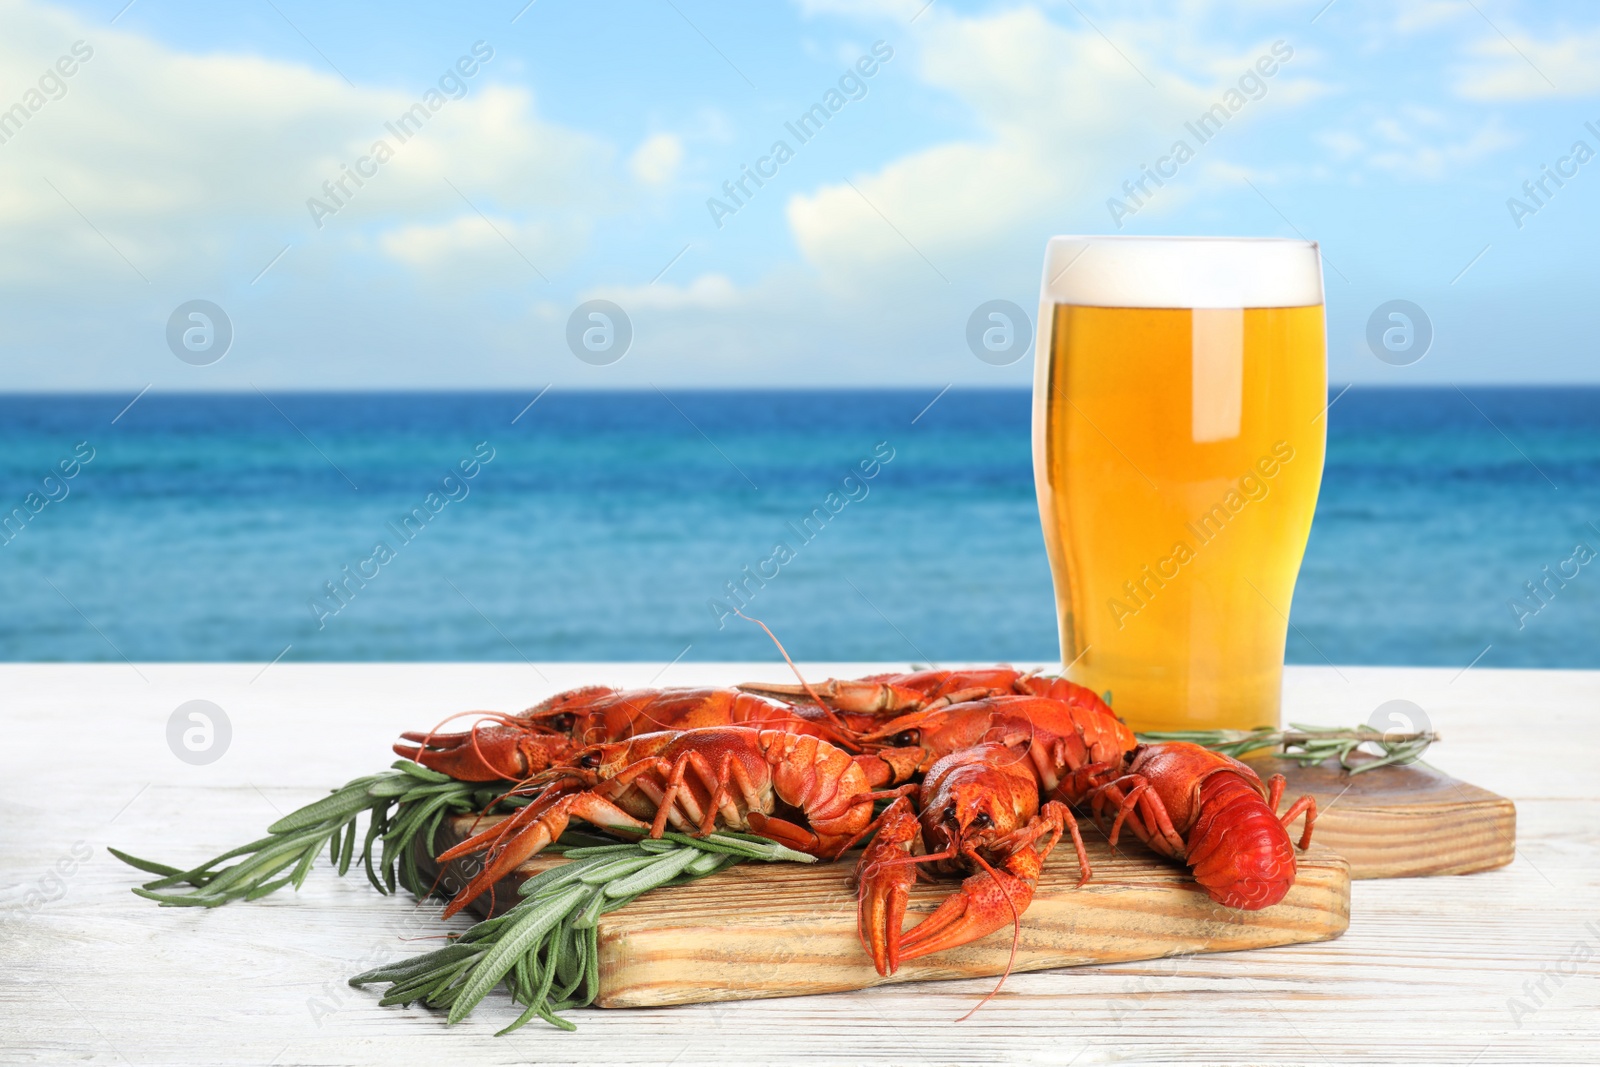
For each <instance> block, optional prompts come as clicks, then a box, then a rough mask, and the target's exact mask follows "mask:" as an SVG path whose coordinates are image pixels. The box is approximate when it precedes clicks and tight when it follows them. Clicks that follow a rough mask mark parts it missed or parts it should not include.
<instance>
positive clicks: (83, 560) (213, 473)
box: [0, 388, 1600, 667]
mask: <svg viewBox="0 0 1600 1067" xmlns="http://www.w3.org/2000/svg"><path fill="white" fill-rule="evenodd" d="M934 392H935V391H934V390H917V391H849V392H672V393H668V394H660V393H656V392H648V393H621V394H617V393H610V394H595V393H588V394H585V393H563V392H561V391H559V390H552V391H550V392H549V393H548V394H547V395H545V396H543V397H542V398H541V399H540V400H539V401H538V402H537V403H536V404H534V405H533V406H532V407H531V408H528V409H527V410H526V411H525V412H524V410H523V409H524V407H525V405H527V404H528V402H529V400H531V399H532V398H533V394H532V393H529V394H526V395H522V394H516V395H513V394H459V393H457V394H359V395H357V394H283V395H274V396H272V397H271V400H270V401H269V400H268V399H266V398H265V397H262V396H260V395H257V394H254V393H251V394H244V395H232V394H230V395H193V394H189V395H181V394H172V395H156V394H151V395H147V396H144V397H142V398H141V399H139V400H138V401H137V402H136V403H135V404H134V405H133V406H132V407H131V408H128V409H127V410H126V412H125V413H123V414H121V415H120V416H119V412H121V411H122V410H123V408H124V406H125V405H127V403H128V400H129V397H127V396H115V397H113V396H72V397H67V396H53V397H41V396H16V395H12V396H3V397H0V508H3V509H4V511H6V512H9V513H10V514H11V515H12V516H13V517H12V519H11V523H10V525H9V526H8V527H7V528H6V532H5V533H3V534H0V540H3V541H4V543H3V544H0V595H3V597H4V603H5V606H6V610H5V611H4V612H3V613H0V657H3V658H4V659H7V660H112V661H115V660H118V659H120V658H121V657H123V656H126V657H127V658H129V659H131V660H135V661H139V660H246V661H258V662H262V663H265V662H266V661H268V660H271V659H272V658H273V657H274V656H277V655H279V654H280V652H283V650H284V649H285V648H287V649H288V651H287V652H284V653H283V655H284V660H285V661H289V662H293V661H303V660H517V659H520V658H524V657H525V658H527V659H530V660H543V659H549V660H601V659H619V660H645V661H659V662H662V663H665V662H666V661H669V660H671V659H673V658H674V657H676V656H680V655H682V656H683V657H684V658H685V659H691V660H695V659H699V660H713V659H749V658H767V657H769V656H770V655H771V654H772V651H771V646H770V644H769V643H768V642H767V639H766V638H765V637H764V636H762V635H761V634H760V633H759V631H756V630H754V629H753V628H752V627H751V626H750V625H749V624H747V623H744V622H742V621H740V620H738V619H736V618H729V617H728V616H727V612H726V608H725V607H724V608H722V609H720V610H719V609H718V608H717V607H716V606H715V605H714V603H713V602H714V601H715V600H716V599H717V598H719V597H724V598H725V597H726V583H728V582H730V581H741V582H743V583H744V587H745V590H746V594H747V595H746V598H745V599H746V601H747V603H748V605H749V607H748V609H747V610H748V612H749V613H750V614H753V615H756V616H759V617H760V618H762V619H764V620H765V621H767V622H768V623H769V624H770V625H771V626H772V627H773V629H774V630H775V631H776V632H777V633H778V634H779V635H780V636H781V637H782V638H783V639H784V641H785V644H786V645H787V646H788V647H789V649H790V651H791V652H792V653H793V654H794V655H795V656H797V657H803V658H807V659H852V660H853V659H884V660H922V661H939V660H956V659H961V660H993V659H1016V660H1048V659H1051V658H1054V656H1055V654H1056V644H1055V622H1054V615H1053V607H1052V595H1051V590H1050V579H1049V572H1048V568H1047V565H1046V562H1045V557H1044V548H1043V543H1042V540H1041V537H1040V533H1039V525H1038V517H1037V512H1036V510H1035V504H1034V498H1033V483H1032V476H1031V472H1030V465H1029V464H1030V458H1029V428H1028V426H1029V404H1028V398H1027V395H1026V394H1025V393H1022V392H1011V391H1006V392H993V391H983V392H980V391H971V392H962V391H959V390H951V391H950V392H948V393H947V394H945V395H943V396H942V397H941V398H940V399H939V400H938V401H937V403H935V404H934V405H933V406H932V407H931V408H929V409H928V410H927V411H926V413H925V414H922V415H921V417H920V418H918V417H917V416H918V413H919V412H921V411H922V410H923V408H924V407H925V406H926V405H927V404H928V402H929V400H930V399H932V398H933V395H934ZM519 412H520V413H521V414H520V417H519ZM1328 417H1329V450H1328V466H1327V472H1326V476H1325V479H1324V483H1323V491H1322V497H1321V501H1320V504H1319V507H1318V511H1317V519H1316V523H1315V526H1314V529H1313V532H1312V535H1311V543H1310V547H1309V549H1308V552H1307V556H1306V564H1305V569H1304V572H1303V574H1302V577H1301V581H1300V585H1299V588H1298V590H1297V592H1296V596H1295V601H1294V607H1293V612H1292V621H1293V623H1294V630H1293V631H1292V632H1291V635H1290V639H1289V648H1288V656H1289V659H1290V661H1291V662H1301V663H1321V662H1324V661H1325V657H1326V660H1331V661H1333V662H1337V663H1357V662H1359V663H1392V664H1434V665H1443V666H1457V667H1459V666H1465V665H1466V664H1467V663H1468V662H1469V661H1471V660H1472V659H1473V658H1474V657H1475V656H1478V655H1479V654H1480V653H1481V652H1483V650H1484V649H1485V647H1486V646H1487V647H1488V648H1489V650H1488V652H1487V653H1484V655H1483V658H1482V660H1481V663H1482V664H1483V665H1486V666H1512V665H1519V666H1566V667H1596V666H1600V649H1597V641H1596V638H1597V636H1600V568H1590V567H1587V566H1582V565H1579V564H1577V563H1574V562H1568V563H1566V564H1565V567H1566V571H1567V573H1568V574H1572V573H1573V572H1574V571H1576V574H1575V576H1573V577H1570V578H1568V579H1564V581H1565V585H1564V586H1558V585H1557V583H1556V582H1555V581H1552V582H1550V583H1549V585H1548V588H1549V589H1550V590H1552V592H1549V593H1547V594H1546V597H1545V601H1544V603H1542V604H1541V603H1540V602H1539V601H1537V600H1535V601H1528V602H1527V604H1528V605H1530V606H1528V607H1524V608H1523V609H1522V611H1521V612H1518V611H1516V610H1514V609H1513V608H1512V607H1511V601H1513V599H1515V598H1522V597H1525V596H1526V592H1525V590H1524V583H1525V582H1527V581H1530V580H1536V579H1537V580H1541V581H1543V580H1544V575H1543V574H1542V573H1541V568H1543V567H1545V566H1546V565H1549V566H1550V567H1551V568H1552V569H1553V570H1554V569H1556V568H1558V567H1559V566H1561V565H1562V564H1563V561H1568V560H1569V559H1571V558H1572V557H1573V555H1574V547H1575V545H1576V544H1577V543H1578V542H1579V541H1583V542H1586V543H1587V544H1588V545H1590V546H1593V547H1594V548H1597V549H1600V529H1597V528H1596V527H1595V526H1593V525H1590V524H1591V523H1595V524H1600V489H1597V486H1600V478H1597V474H1600V390H1595V389H1576V388H1570V389H1469V390H1466V391H1464V392H1458V391H1457V390H1454V389H1443V390H1405V391H1401V390H1377V389H1352V390H1350V391H1349V392H1348V393H1346V394H1344V395H1343V396H1341V397H1339V399H1338V401H1337V402H1336V403H1335V405H1334V406H1333V408H1332V409H1331V410H1330V412H1329V416H1328ZM113 420H115V421H113ZM513 420H515V421H513ZM80 442H83V443H84V444H83V445H82V446H81V447H78V451H77V456H76V457H75V455H74V449H75V447H76V446H79V443H80ZM88 450H92V458H91V459H89V460H88V461H87V462H83V461H82V457H83V456H85V455H87V454H88ZM484 457H492V458H488V460H487V462H484ZM891 457H892V458H891ZM885 460H886V461H885ZM62 463H65V464H66V467H65V468H60V467H58V465H59V464H62ZM463 463H465V464H466V468H467V469H469V470H470V471H471V472H472V477H470V478H467V477H463V476H462V473H461V471H462V468H461V464H463ZM863 464H865V470H868V471H870V472H871V474H872V476H871V477H870V478H869V477H865V476H864V474H863V466H862V465H863ZM62 469H70V470H72V471H73V472H74V474H73V476H72V477H70V478H66V477H62V476H61V470H62ZM51 471H55V472H56V474H55V476H54V477H53V478H52V479H51V480H46V478H47V476H48V475H50V472H51ZM30 493H33V494H36V495H34V496H33V497H32V498H31V499H30V497H29V494H30ZM430 493H432V494H434V496H433V497H432V498H431V499H430V497H429V494H430ZM830 493H832V494H835V496H834V497H833V498H832V499H831V500H830V498H829V494H830ZM30 504H31V505H32V507H30ZM18 508H20V509H21V511H20V512H17V511H14V510H13V509H18ZM35 509H36V510H35ZM814 509H821V510H820V512H816V511H814ZM408 513H415V514H414V517H413V518H412V519H411V520H410V525H409V527H406V528H402V530H401V531H400V532H397V529H396V526H398V525H399V523H400V519H401V517H402V516H404V515H406V514H408ZM19 515H22V516H27V517H26V518H25V519H24V518H20V517H18V516H19ZM807 515H812V519H811V523H810V525H809V526H808V527H803V528H802V520H803V519H804V518H805V517H806V516H807ZM819 516H824V517H826V521H823V518H821V517H819ZM392 524H393V525H392ZM403 534H404V536H403ZM807 535H809V537H808V536H807ZM380 543H382V544H383V545H384V546H385V549H386V551H382V550H378V548H377V546H378V545H379V544H380ZM780 543H781V544H783V545H785V546H787V549H788V551H782V550H776V546H777V545H779V544H780ZM746 567H748V568H750V573H756V574H765V575H768V576H769V577H766V578H747V577H746V573H747V572H746V571H745V570H744V568H746ZM346 568H348V570H347V569H346ZM1591 571H1594V573H1591ZM351 574H353V575H355V577H353V578H349V577H347V575H351ZM329 582H333V583H336V584H338V585H340V586H341V589H340V594H339V598H338V599H334V598H330V597H329V596H328V595H327V587H326V585H325V583H329ZM760 583H764V584H760ZM726 603H727V601H726V600H724V604H726ZM1531 607H1538V608H1539V610H1538V611H1537V613H1531V614H1530V611H1531ZM1519 614H1520V619H1519Z"/></svg>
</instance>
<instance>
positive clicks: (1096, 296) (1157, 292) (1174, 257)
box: [1039, 237, 1322, 308]
mask: <svg viewBox="0 0 1600 1067" xmlns="http://www.w3.org/2000/svg"><path fill="white" fill-rule="evenodd" d="M1039 299H1040V301H1041V303H1043V304H1045V305H1050V304H1078V305H1082V306H1085V307H1120V308H1265V307H1309V306H1312V305H1316V304H1320V303H1322V256H1321V255H1320V253H1319V252H1318V250H1317V244H1316V242H1315V241H1298V240H1285V239H1282V238H1277V237H1052V238H1050V244H1049V245H1048V246H1047V248H1046V251H1045V257H1044V285H1043V287H1042V290H1041V292H1040V298H1039Z"/></svg>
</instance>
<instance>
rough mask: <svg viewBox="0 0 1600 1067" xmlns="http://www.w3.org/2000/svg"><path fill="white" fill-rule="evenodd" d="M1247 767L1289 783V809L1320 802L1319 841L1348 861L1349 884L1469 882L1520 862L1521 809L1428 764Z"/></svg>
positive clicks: (1266, 758)
mask: <svg viewBox="0 0 1600 1067" xmlns="http://www.w3.org/2000/svg"><path fill="white" fill-rule="evenodd" d="M1249 762H1250V763H1251V765H1252V766H1254V767H1255V768H1256V771H1257V773H1259V774H1260V775H1261V777H1262V778H1263V779H1265V778H1268V777H1270V776H1271V775H1273V774H1281V775H1283V776H1284V777H1285V778H1286V779H1288V788H1287V789H1286V791H1285V793H1284V795H1285V796H1286V797H1287V798H1288V801H1292V800H1294V799H1295V798H1296V797H1299V796H1301V795H1309V796H1313V797H1315V798H1316V800H1317V808H1318V815H1317V825H1316V830H1315V837H1316V841H1317V843H1318V844H1322V845H1326V846H1327V847H1329V848H1331V849H1333V850H1334V851H1335V852H1337V853H1339V854H1340V855H1341V856H1343V857H1344V858H1345V859H1347V860H1349V861H1350V876H1351V877H1352V878H1414V877H1421V876H1428V875H1445V874H1470V873H1472V872H1474V871H1487V870H1493V869H1494V868H1496V867H1504V866H1505V865H1506V864H1508V863H1510V862H1511V861H1512V860H1513V859H1515V858H1516V854H1517V806H1516V805H1515V804H1513V803H1512V802H1511V801H1509V800H1507V799H1506V798H1505V797H1503V796H1499V795H1498V794H1495V793H1491V792H1489V791H1488V790H1487V789H1482V788H1480V787H1478V786H1475V785H1472V784H1471V783H1469V782H1463V781H1461V780H1459V779H1457V778H1452V777H1451V776H1450V775H1448V774H1445V773H1444V772H1442V771H1440V770H1437V769H1436V768H1434V767H1431V766H1428V765H1426V764H1422V763H1413V764H1409V765H1406V766H1389V767H1375V768H1372V769H1370V770H1366V771H1362V772H1361V773H1359V774H1351V773H1349V772H1347V771H1345V770H1344V768H1342V767H1340V766H1339V765H1338V763H1337V762H1336V761H1334V760H1329V761H1327V762H1326V763H1321V764H1317V765H1314V766H1310V767H1303V766H1301V765H1300V764H1299V763H1297V762H1296V761H1294V760H1287V759H1281V758H1279V757H1276V756H1271V755H1258V756H1256V757H1253V758H1252V759H1251V760H1250V761H1249ZM1351 762H1352V763H1354V764H1356V765H1357V766H1359V765H1360V763H1362V762H1365V761H1364V760H1362V759H1361V758H1360V757H1359V756H1358V757H1356V758H1355V759H1353V760H1352V761H1351ZM1288 801H1286V803H1287V802H1288Z"/></svg>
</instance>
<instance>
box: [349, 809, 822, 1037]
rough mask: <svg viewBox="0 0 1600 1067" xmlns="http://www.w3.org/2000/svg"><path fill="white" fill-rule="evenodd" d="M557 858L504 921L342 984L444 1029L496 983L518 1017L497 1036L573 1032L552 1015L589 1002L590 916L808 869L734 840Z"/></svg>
mask: <svg viewBox="0 0 1600 1067" xmlns="http://www.w3.org/2000/svg"><path fill="white" fill-rule="evenodd" d="M566 855H567V857H568V858H569V860H570V862H568V863H564V864H562V865H560V866H558V867H553V868H551V869H550V870H548V871H544V872H542V873H540V874H538V875H535V876H534V877H532V878H530V879H528V880H527V881H526V882H524V883H523V884H522V886H521V888H520V889H519V890H518V892H519V894H520V895H521V897H522V899H521V900H520V901H519V902H518V903H517V904H516V905H515V906H513V907H512V908H511V909H510V910H509V911H507V912H506V913H505V914H503V915H498V916H496V917H495V918H492V919H486V920H484V921H483V922H480V923H477V924H476V925H474V926H473V927H471V928H470V929H469V930H467V931H466V932H465V933H463V934H462V935H461V936H460V937H459V938H457V939H456V940H455V941H453V942H452V943H451V944H449V945H446V946H445V947H444V948H440V949H435V950H434V951H432V952H428V953H425V954H423V955H421V956H413V957H411V958H410V959H405V960H398V961H396V962H394V963H390V964H387V965H385V966H383V967H379V968H376V969H375V970H371V971H367V972H365V973H364V974H358V975H356V976H355V977H354V978H352V979H350V984H351V985H353V986H363V985H367V984H369V983H375V982H387V983H389V989H388V992H386V993H385V994H384V995H383V999H382V1000H381V1001H379V1003H380V1004H382V1005H389V1004H410V1003H413V1002H421V1003H423V1004H426V1005H427V1006H428V1007H431V1008H447V1009H449V1014H448V1015H447V1016H446V1019H445V1022H446V1025H450V1024H454V1023H458V1022H460V1021H461V1020H462V1019H464V1018H466V1017H467V1016H468V1015H469V1014H471V1013H472V1010H473V1009H474V1008H476V1007H477V1006H478V1004H479V1002H480V1001H482V1000H483V998H484V997H486V996H488V995H489V993H490V991H492V990H493V989H494V988H495V987H496V986H497V985H501V984H504V985H505V987H506V990H507V991H508V992H509V993H510V994H511V999H512V1000H513V1001H514V1002H515V1003H518V1004H523V1005H526V1007H527V1010H526V1011H524V1012H523V1013H522V1014H521V1015H520V1016H518V1017H517V1019H516V1021H514V1022H513V1023H512V1024H511V1025H510V1026H507V1027H506V1028H505V1029H503V1030H501V1031H499V1033H500V1034H507V1033H510V1032H511V1031H513V1030H516V1029H518V1028H519V1027H521V1026H523V1025H525V1024H526V1023H528V1022H529V1021H531V1020H532V1019H533V1018H534V1017H535V1016H537V1017H538V1018H541V1019H543V1020H544V1021H545V1022H547V1023H549V1024H550V1025H551V1026H556V1027H559V1028H561V1029H563V1030H576V1029H577V1027H576V1026H574V1025H573V1024H572V1023H571V1022H569V1021H568V1020H566V1019H563V1018H562V1017H561V1016H560V1015H559V1014H557V1013H558V1012H561V1011H565V1010H567V1009H568V1008H577V1007H583V1006H585V1005H588V1004H590V1003H592V1002H593V1001H594V998H595V997H596V996H598V995H599V992H600V972H599V959H600V949H599V940H598V930H599V920H600V916H602V915H604V914H605V913H607V912H610V911H615V910H617V909H618V908H621V907H625V906H626V905H628V904H631V903H632V902H633V901H634V900H636V899H638V897H639V896H640V895H641V894H644V893H648V892H649V891H650V890H652V889H658V888H660V887H662V886H668V885H682V884H684V883H686V882H692V881H695V880H696V879H699V878H704V877H706V876H707V875H710V874H716V873H717V872H718V871H723V870H726V869H728V868H729V867H732V866H733V865H734V864H737V863H742V862H743V861H745V860H751V859H753V860H764V861H767V862H774V861H783V860H788V861H794V862H799V863H812V862H815V858H814V857H812V856H808V855H806V854H805V853H803V852H795V851H793V850H791V849H788V848H785V847H784V846H782V845H780V844H777V843H776V842H772V841H767V840H765V839H763V838H759V837H753V836H750V835H748V834H735V833H720V834H712V835H710V836H709V837H704V838H695V837H689V836H687V835H684V834H678V833H667V834H664V835H662V837H661V839H660V840H650V839H645V840H642V841H635V842H632V843H629V844H619V845H601V846H597V847H592V848H590V847H580V848H568V849H567V850H566ZM497 1036H498V1035H497Z"/></svg>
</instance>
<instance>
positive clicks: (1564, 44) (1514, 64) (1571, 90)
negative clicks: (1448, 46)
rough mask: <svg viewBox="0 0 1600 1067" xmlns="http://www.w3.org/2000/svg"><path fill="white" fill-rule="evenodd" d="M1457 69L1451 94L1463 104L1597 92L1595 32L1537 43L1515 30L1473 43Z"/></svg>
mask: <svg viewBox="0 0 1600 1067" xmlns="http://www.w3.org/2000/svg"><path fill="white" fill-rule="evenodd" d="M1468 54H1469V55H1470V56H1472V57H1473V58H1472V59H1471V60H1470V61H1469V62H1468V63H1466V64H1464V65H1462V66H1461V67H1460V68H1459V75H1458V77H1457V79H1456V83H1455V92H1456V95H1458V96H1462V97H1465V98H1466V99H1468V100H1535V99H1539V98H1541V97H1557V96H1593V95H1595V94H1596V93H1600V63H1597V62H1596V60H1595V57H1596V55H1597V54H1600V28H1597V29H1593V30H1589V31H1587V32H1567V33H1563V34H1562V35H1561V36H1560V37H1558V38H1556V39H1555V40H1551V41H1541V40H1538V39H1536V38H1534V37H1533V36H1531V35H1529V34H1527V33H1523V32H1520V31H1517V30H1509V31H1508V32H1507V33H1506V36H1505V37H1501V36H1500V35H1499V34H1498V33H1497V34H1494V35H1493V36H1488V37H1484V38H1483V39H1481V40H1479V41H1477V42H1476V43H1474V44H1473V45H1472V46H1471V47H1470V48H1469V49H1468Z"/></svg>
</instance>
